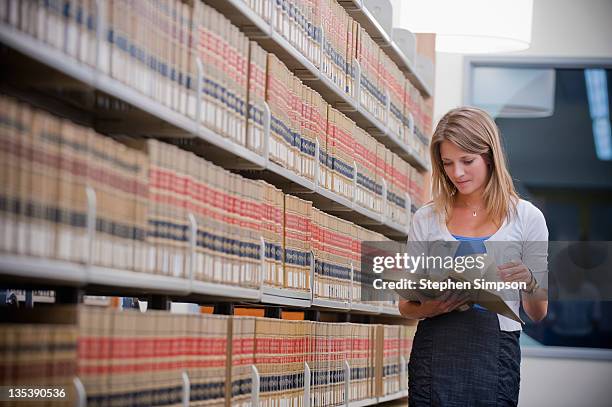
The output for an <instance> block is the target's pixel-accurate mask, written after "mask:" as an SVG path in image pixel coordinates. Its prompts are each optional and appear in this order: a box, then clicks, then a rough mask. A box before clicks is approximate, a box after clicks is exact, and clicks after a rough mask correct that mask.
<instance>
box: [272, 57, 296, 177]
mask: <svg viewBox="0 0 612 407" xmlns="http://www.w3.org/2000/svg"><path fill="white" fill-rule="evenodd" d="M290 78H291V72H289V70H288V69H287V67H286V66H285V65H284V64H283V63H282V62H281V61H280V60H279V59H278V58H277V57H276V56H275V55H274V54H271V53H270V54H268V71H267V74H266V102H267V103H268V105H269V106H270V111H271V113H272V116H271V121H270V140H269V143H270V145H269V148H270V151H269V153H270V160H272V161H274V162H276V163H278V164H279V165H281V166H283V167H285V168H288V151H289V149H290V147H291V142H292V136H291V124H290V120H289V101H288V98H289V92H287V91H286V89H288V88H289V86H290Z"/></svg>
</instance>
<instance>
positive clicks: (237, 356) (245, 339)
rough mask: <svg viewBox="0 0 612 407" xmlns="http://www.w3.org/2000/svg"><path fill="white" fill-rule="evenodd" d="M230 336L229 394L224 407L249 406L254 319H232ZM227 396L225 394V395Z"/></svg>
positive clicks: (253, 348) (253, 357) (253, 349)
mask: <svg viewBox="0 0 612 407" xmlns="http://www.w3.org/2000/svg"><path fill="white" fill-rule="evenodd" d="M231 324H232V336H231V344H232V349H231V354H229V355H228V360H231V367H230V369H229V370H230V373H231V374H230V380H228V382H230V383H231V387H230V390H231V391H230V394H229V397H228V398H227V401H228V402H229V403H228V404H226V405H232V406H244V407H246V406H250V403H251V392H252V381H251V365H253V364H254V363H255V353H254V352H255V324H256V320H255V318H254V317H232V318H231ZM226 394H227V393H226Z"/></svg>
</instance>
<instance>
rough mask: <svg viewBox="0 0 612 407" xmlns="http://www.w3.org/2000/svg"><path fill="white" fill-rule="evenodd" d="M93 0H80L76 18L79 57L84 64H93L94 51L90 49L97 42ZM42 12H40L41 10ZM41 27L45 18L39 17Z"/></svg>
mask: <svg viewBox="0 0 612 407" xmlns="http://www.w3.org/2000/svg"><path fill="white" fill-rule="evenodd" d="M91 2H92V0H80V1H79V2H78V4H77V11H76V20H77V29H78V34H77V35H78V37H79V39H78V49H77V55H76V57H77V59H78V60H79V61H81V62H82V63H84V64H88V65H90V66H93V63H92V62H93V58H92V57H91V55H92V54H93V51H92V50H91V49H90V47H91V46H93V45H94V44H95V33H94V31H93V21H94V19H93V16H94V14H93V13H94V10H93V9H92V6H91ZM39 13H40V12H39ZM37 20H38V21H39V27H41V26H44V19H38V18H37Z"/></svg>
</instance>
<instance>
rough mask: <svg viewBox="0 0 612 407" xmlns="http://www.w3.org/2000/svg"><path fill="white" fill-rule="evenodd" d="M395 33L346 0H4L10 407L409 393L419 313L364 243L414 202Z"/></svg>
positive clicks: (420, 166)
mask: <svg viewBox="0 0 612 407" xmlns="http://www.w3.org/2000/svg"><path fill="white" fill-rule="evenodd" d="M410 35H411V37H410V39H411V41H412V42H411V44H412V49H408V51H409V52H408V53H406V48H405V47H404V48H400V46H399V45H398V44H397V43H396V42H395V41H394V40H393V39H392V38H391V37H390V36H389V35H386V34H385V32H384V29H382V28H381V27H380V25H379V23H378V22H377V20H376V19H375V18H374V16H373V14H372V13H371V12H370V11H369V10H368V9H367V8H366V7H364V6H363V5H362V4H361V2H352V1H336V0H308V1H297V0H284V1H274V0H248V1H247V0H244V1H241V0H229V1H217V0H205V1H202V0H169V1H162V2H160V1H154V0H136V1H127V0H56V1H45V2H38V1H22V2H17V1H5V2H2V4H1V5H0V55H1V61H2V62H1V63H0V69H1V70H2V81H1V87H0V137H1V138H2V140H1V142H0V146H1V148H0V167H1V170H0V172H1V177H2V181H1V182H0V184H1V188H2V189H1V191H0V231H1V232H0V282H1V290H0V294H1V295H0V299H2V301H0V302H1V303H2V306H0V312H1V313H2V318H1V319H0V327H1V328H0V348H1V350H0V354H1V357H2V362H0V364H1V365H2V369H1V371H2V373H1V374H0V386H6V389H8V390H7V391H8V392H9V394H8V395H6V394H4V393H3V394H2V395H1V397H6V398H3V399H2V401H7V400H8V401H9V402H13V403H15V405H21V404H20V403H19V401H23V400H38V401H31V402H39V401H40V400H44V401H45V402H46V403H47V404H48V405H72V406H73V405H77V406H85V405H88V406H136V405H138V406H152V405H156V406H166V405H183V406H188V405H207V406H208V405H217V406H221V405H225V406H230V405H231V406H301V407H308V406H313V407H314V406H338V405H347V406H348V405H350V406H367V405H378V404H382V403H388V404H386V405H394V404H392V403H403V404H406V400H407V395H408V378H407V366H408V361H409V359H410V351H411V346H412V339H413V337H414V333H415V330H416V321H410V320H406V319H403V318H402V317H401V316H400V314H399V311H398V298H397V297H392V296H389V297H385V298H384V300H381V299H380V298H375V297H374V294H373V293H372V290H371V286H368V281H369V278H370V276H369V274H370V273H369V272H368V270H362V263H361V250H362V244H363V242H390V241H405V239H406V237H407V235H408V230H409V227H410V222H411V217H412V214H413V213H414V212H415V211H416V210H417V209H418V208H419V207H420V206H421V205H422V204H423V202H424V200H425V199H426V198H427V196H428V193H427V190H428V188H429V186H428V181H427V178H428V174H429V173H428V171H430V163H429V155H428V154H429V153H428V144H429V138H430V137H431V131H432V109H433V99H432V95H433V83H432V82H431V80H429V79H428V78H431V77H433V66H434V59H435V58H434V42H435V40H434V38H433V37H432V36H431V35H422V36H421V35H413V34H410ZM417 59H418V61H419V63H418V64H417ZM423 61H425V62H426V63H423ZM368 287H369V288H370V289H368Z"/></svg>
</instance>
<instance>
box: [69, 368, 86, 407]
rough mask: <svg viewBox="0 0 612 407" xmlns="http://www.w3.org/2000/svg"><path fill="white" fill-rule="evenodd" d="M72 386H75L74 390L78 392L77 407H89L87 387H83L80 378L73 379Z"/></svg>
mask: <svg viewBox="0 0 612 407" xmlns="http://www.w3.org/2000/svg"><path fill="white" fill-rule="evenodd" d="M72 384H73V385H74V389H75V391H76V396H77V397H76V403H75V404H76V407H85V406H87V393H86V392H85V386H83V382H82V381H81V379H79V377H78V376H75V377H74V379H72Z"/></svg>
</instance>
